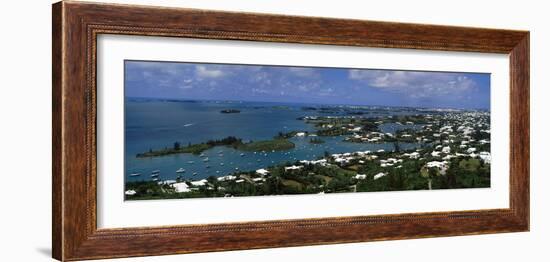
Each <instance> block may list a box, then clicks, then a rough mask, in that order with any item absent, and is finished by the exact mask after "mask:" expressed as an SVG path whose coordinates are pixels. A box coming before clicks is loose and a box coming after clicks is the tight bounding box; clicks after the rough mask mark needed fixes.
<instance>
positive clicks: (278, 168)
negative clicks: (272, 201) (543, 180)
mask: <svg viewBox="0 0 550 262" xmlns="http://www.w3.org/2000/svg"><path fill="white" fill-rule="evenodd" d="M124 74H125V75H124V92H125V101H124V111H125V112H124V116H125V120H124V121H125V123H124V139H125V140H124V147H125V150H124V154H125V155H124V179H125V188H124V196H125V199H126V200H153V199H185V198H212V197H244V196H276V195H294V194H332V193H354V192H381V191H406V190H445V189H448V190H450V189H467V188H489V187H491V150H490V149H491V139H490V138H491V126H490V122H491V114H490V113H491V112H490V97H491V96H490V89H491V83H490V74H486V73H465V72H432V71H404V70H386V69H384V70H381V69H357V68H330V67H296V66H274V65H241V64H213V63H184V62H165V61H137V60H126V61H125V63H124Z"/></svg>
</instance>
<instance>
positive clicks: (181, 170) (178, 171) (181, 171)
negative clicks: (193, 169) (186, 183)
mask: <svg viewBox="0 0 550 262" xmlns="http://www.w3.org/2000/svg"><path fill="white" fill-rule="evenodd" d="M176 173H185V169H183V168H180V169H178V170H176Z"/></svg>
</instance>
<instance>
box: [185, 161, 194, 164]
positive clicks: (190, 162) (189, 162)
mask: <svg viewBox="0 0 550 262" xmlns="http://www.w3.org/2000/svg"><path fill="white" fill-rule="evenodd" d="M187 163H188V164H193V163H195V161H187Z"/></svg>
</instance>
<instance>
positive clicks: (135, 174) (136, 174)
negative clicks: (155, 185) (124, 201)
mask: <svg viewBox="0 0 550 262" xmlns="http://www.w3.org/2000/svg"><path fill="white" fill-rule="evenodd" d="M130 176H131V177H134V176H141V174H140V173H133V174H130Z"/></svg>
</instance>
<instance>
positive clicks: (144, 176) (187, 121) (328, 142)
mask: <svg viewBox="0 0 550 262" xmlns="http://www.w3.org/2000/svg"><path fill="white" fill-rule="evenodd" d="M304 106H305V105H303V104H281V103H263V102H262V103H259V102H216V101H167V100H152V99H151V100H150V99H126V103H125V171H126V174H125V175H126V179H127V180H128V181H132V180H149V179H151V177H150V174H151V172H152V171H153V170H159V171H160V178H161V179H163V180H168V179H175V178H176V176H177V174H176V170H178V169H180V168H183V169H185V173H183V175H184V177H185V178H190V179H201V178H206V177H208V176H211V175H214V176H224V175H227V174H230V173H232V172H235V171H237V170H240V171H249V170H256V169H259V168H265V167H268V166H271V165H275V164H280V163H285V162H294V161H296V160H312V159H316V158H319V157H322V156H323V155H324V152H325V151H328V152H330V153H331V154H334V153H345V152H355V151H365V150H371V151H374V150H379V149H384V150H392V149H393V144H384V143H382V144H370V143H350V142H343V141H342V140H343V139H344V137H323V138H322V139H323V140H324V141H325V143H323V144H311V143H309V138H307V137H306V138H299V137H295V138H292V139H291V141H292V142H294V143H295V144H296V147H295V148H293V149H291V150H288V151H278V152H244V155H241V153H243V152H241V151H237V150H234V149H231V148H227V147H215V148H212V149H210V150H207V151H204V156H198V155H192V154H177V155H168V156H162V157H153V158H136V154H137V153H142V152H146V151H148V150H149V149H153V150H154V149H160V148H164V147H172V146H173V144H174V142H175V141H179V142H180V143H181V144H182V145H187V143H192V144H196V143H202V142H206V141H208V140H211V139H221V138H224V137H227V136H236V137H239V138H242V139H243V140H244V141H250V140H254V141H257V140H267V139H271V138H273V136H275V135H277V133H278V132H290V131H314V129H313V127H312V126H311V125H308V124H306V123H304V121H303V120H298V119H297V118H300V117H303V116H314V115H319V116H322V115H324V116H328V115H343V114H346V113H345V112H344V111H340V110H330V111H328V112H323V111H320V110H304V109H303V108H302V107H304ZM223 109H237V110H240V113H234V114H222V113H220V110H223ZM361 112H362V113H363V115H362V116H363V117H372V116H380V115H388V112H380V110H368V109H362V110H361ZM410 113H411V111H407V110H395V111H391V112H390V114H392V115H398V114H410ZM410 127H411V126H409V127H407V126H398V125H393V124H389V125H388V124H385V125H384V126H383V127H381V129H382V131H384V132H391V133H393V132H395V131H396V130H398V129H401V128H410ZM400 146H401V148H403V149H409V148H415V147H417V146H418V145H417V144H405V143H401V144H400ZM206 158H208V161H204V160H205V159H206ZM133 173H140V174H141V175H140V176H135V177H130V176H129V175H130V174H133ZM194 173H196V175H193V174H194Z"/></svg>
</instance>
